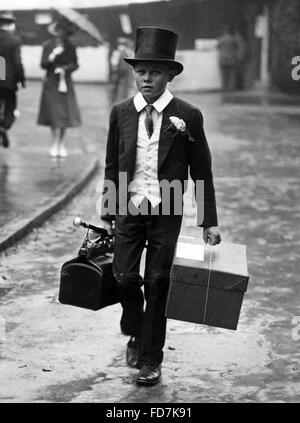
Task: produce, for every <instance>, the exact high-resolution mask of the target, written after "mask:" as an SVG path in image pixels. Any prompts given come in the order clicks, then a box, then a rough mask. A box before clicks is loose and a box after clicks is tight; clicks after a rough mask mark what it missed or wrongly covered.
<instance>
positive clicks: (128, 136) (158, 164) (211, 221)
mask: <svg viewBox="0 0 300 423" xmlns="http://www.w3.org/2000/svg"><path fill="white" fill-rule="evenodd" d="M176 43H177V34H175V33H174V32H172V31H168V30H166V29H163V28H155V27H142V28H138V30H137V38H136V49H135V55H134V58H125V59H124V60H125V61H126V62H127V63H129V64H130V65H132V66H133V68H134V75H135V79H136V85H137V88H138V91H139V92H138V93H137V95H136V96H135V97H134V98H130V99H128V100H126V101H124V102H122V103H120V104H117V105H115V106H114V107H113V108H112V111H111V116H110V125H109V133H108V140H107V150H106V166H105V182H104V190H103V198H102V212H101V221H102V222H101V223H102V226H103V227H105V228H106V229H108V231H109V232H111V228H112V222H113V221H115V249H114V259H113V272H114V276H115V279H116V283H117V288H118V292H119V296H120V302H121V304H122V307H123V314H122V318H121V330H122V332H123V333H124V334H125V335H128V336H130V339H129V342H128V344H127V352H126V359H127V364H128V365H129V366H131V367H136V368H139V369H140V370H139V373H138V376H137V380H136V381H137V384H139V385H145V386H149V385H154V384H156V383H157V382H158V381H159V379H160V376H161V363H162V361H163V347H164V343H165V335H166V317H165V307H166V301H167V293H168V288H169V282H170V271H171V266H172V262H173V257H174V252H175V247H176V242H177V238H178V236H179V232H180V227H181V222H182V213H180V214H178V213H176V212H174V209H175V206H174V202H175V201H176V200H175V199H174V198H172V197H171V199H170V200H168V202H169V203H170V204H168V205H171V208H170V212H167V214H166V213H165V212H164V210H163V209H164V204H163V201H162V195H161V193H162V191H161V188H160V182H161V181H163V180H167V181H168V182H172V181H175V180H177V181H179V182H180V184H181V187H182V192H183V191H184V189H185V184H184V181H186V180H187V179H188V168H190V174H191V177H192V179H193V181H194V182H196V181H197V180H201V181H204V219H203V222H202V223H201V222H200V224H199V226H202V227H203V237H204V241H205V242H209V243H210V244H212V245H215V244H218V243H219V242H220V240H221V238H220V233H219V230H218V227H217V225H218V222H217V212H216V202H215V192H214V184H213V176H212V170H211V156H210V151H209V148H208V144H207V141H206V137H205V134H204V130H203V118H202V114H201V112H200V111H199V110H198V109H197V108H196V107H194V106H192V105H190V104H188V103H186V102H184V101H182V100H180V99H178V98H176V97H174V96H173V95H172V94H171V92H170V91H169V90H168V89H167V84H168V82H171V81H172V80H173V78H174V77H175V76H176V75H178V74H180V73H181V72H182V70H183V66H182V64H181V63H179V62H177V61H175V60H174V57H175V51H176ZM176 118H177V119H176ZM172 122H173V123H172ZM178 122H179V125H178ZM121 178H122V180H121ZM124 178H125V179H126V181H125V184H126V187H127V192H126V193H125V197H126V201H127V200H128V203H127V204H128V210H127V212H126V213H124V210H123V211H122V210H121V204H120V201H121V197H120V201H119V203H118V202H117V203H118V204H117V208H116V213H115V214H114V212H113V210H111V209H110V208H109V206H108V203H109V202H111V201H113V198H112V195H111V193H109V183H110V184H112V183H113V184H114V186H115V187H116V190H117V197H119V194H120V191H121V190H122V187H121V184H122V185H123V186H124ZM121 196H124V193H123V192H122V193H121ZM197 203H198V202H197ZM167 209H168V207H167ZM146 242H147V254H146V264H145V274H144V278H142V277H141V275H140V260H141V254H142V252H143V249H144V247H145V244H146ZM142 285H144V294H143V291H142V289H141V287H142ZM144 299H145V300H146V307H145V310H144Z"/></svg>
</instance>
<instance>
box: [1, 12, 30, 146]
mask: <svg viewBox="0 0 300 423" xmlns="http://www.w3.org/2000/svg"><path fill="white" fill-rule="evenodd" d="M14 28H15V17H14V15H13V14H12V13H10V12H1V13H0V56H1V57H2V58H4V62H5V77H4V78H3V79H2V78H0V144H1V141H2V145H3V147H5V148H7V147H9V138H8V135H7V131H8V129H10V128H11V126H12V124H13V123H14V120H15V109H16V100H17V96H16V92H17V90H18V83H20V84H21V85H22V87H23V88H24V87H25V75H24V68H23V65H22V60H21V50H20V49H21V41H20V39H19V37H17V36H16V35H15V34H14V33H13V32H14Z"/></svg>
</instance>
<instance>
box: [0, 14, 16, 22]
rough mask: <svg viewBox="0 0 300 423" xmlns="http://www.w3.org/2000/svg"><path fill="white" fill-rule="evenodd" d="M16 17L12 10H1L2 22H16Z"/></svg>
mask: <svg viewBox="0 0 300 423" xmlns="http://www.w3.org/2000/svg"><path fill="white" fill-rule="evenodd" d="M15 21H16V18H15V16H14V15H13V14H12V13H11V12H0V22H7V23H11V22H15Z"/></svg>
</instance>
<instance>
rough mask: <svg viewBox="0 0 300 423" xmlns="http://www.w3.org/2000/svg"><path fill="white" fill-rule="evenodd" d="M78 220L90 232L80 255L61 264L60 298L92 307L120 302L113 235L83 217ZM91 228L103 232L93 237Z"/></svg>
mask: <svg viewBox="0 0 300 423" xmlns="http://www.w3.org/2000/svg"><path fill="white" fill-rule="evenodd" d="M77 222H79V221H78V220H77ZM74 224H75V226H79V225H81V226H84V227H86V228H87V232H86V235H85V239H84V241H83V244H82V246H81V247H80V250H79V252H78V256H77V257H75V258H73V259H72V260H69V261H67V262H66V263H64V264H63V266H62V268H61V276H60V288H59V296H58V299H59V302H60V303H62V304H68V305H72V306H76V307H82V308H87V309H90V310H100V309H101V308H104V307H107V306H109V305H112V304H116V303H118V302H119V297H118V293H117V289H116V281H115V278H114V276H113V272H112V255H111V253H112V252H113V244H114V237H113V235H111V236H109V235H108V233H107V231H106V230H105V229H103V228H98V227H95V226H92V225H88V224H86V223H84V222H81V221H80V222H79V223H75V219H74ZM90 229H93V230H94V232H97V233H98V234H99V236H97V237H96V238H91V237H90V232H89V230H90Z"/></svg>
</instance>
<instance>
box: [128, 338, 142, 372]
mask: <svg viewBox="0 0 300 423" xmlns="http://www.w3.org/2000/svg"><path fill="white" fill-rule="evenodd" d="M139 357H140V338H137V337H134V336H131V337H130V339H129V341H128V343H127V350H126V363H127V365H128V366H129V367H135V368H139Z"/></svg>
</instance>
